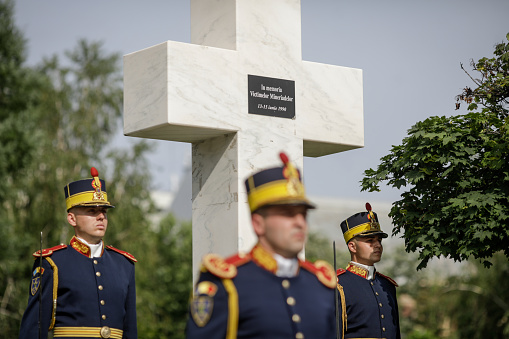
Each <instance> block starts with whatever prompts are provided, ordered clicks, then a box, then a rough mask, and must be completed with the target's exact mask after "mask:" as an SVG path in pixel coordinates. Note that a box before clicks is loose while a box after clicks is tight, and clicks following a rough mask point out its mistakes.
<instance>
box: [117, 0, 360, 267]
mask: <svg viewBox="0 0 509 339" xmlns="http://www.w3.org/2000/svg"><path fill="white" fill-rule="evenodd" d="M191 15H192V20H191V22H192V23H191V25H192V29H191V37H192V43H193V44H185V43H179V42H172V41H167V42H164V43H162V44H159V45H156V46H153V47H150V48H147V49H145V50H142V51H138V52H135V53H132V54H128V55H126V56H125V57H124V133H125V134H126V135H128V136H133V137H142V138H153V139H162V140H172V141H181V142H190V143H192V145H193V146H192V155H193V165H192V169H193V193H192V196H193V220H192V222H193V264H194V267H195V269H197V268H198V264H199V261H200V260H201V257H202V256H203V255H204V254H206V253H210V252H215V253H219V254H222V255H230V254H233V253H235V252H237V251H239V250H241V251H242V250H248V249H249V248H250V247H251V246H252V245H253V244H254V242H255V236H254V234H253V232H252V230H251V225H250V215H249V211H248V207H247V197H246V192H245V187H244V183H243V182H244V179H245V178H246V177H247V176H249V175H250V174H252V173H253V172H255V171H257V170H260V169H263V168H267V167H271V166H280V165H281V163H280V160H279V157H278V153H279V151H283V150H284V151H285V152H286V153H287V154H288V155H289V157H290V159H291V160H292V161H293V162H294V163H295V164H296V165H297V166H298V167H299V168H301V169H302V164H303V156H304V155H305V156H314V157H315V156H322V155H326V154H331V153H336V152H341V151H346V150H350V149H354V148H358V147H363V145H364V127H363V102H362V100H363V98H362V71H361V70H358V69H352V68H346V67H340V66H334V65H324V64H318V63H312V62H307V61H302V59H301V19H300V1H298V0H219V1H218V0H214V1H213V0H195V1H192V5H191ZM331 43H338V42H337V41H334V42H331ZM249 74H250V75H257V76H263V77H270V78H277V79H286V80H293V81H295V105H296V108H295V112H296V116H295V118H294V119H285V118H276V117H269V116H262V115H255V114H248V87H247V86H248V81H247V78H248V75H249Z"/></svg>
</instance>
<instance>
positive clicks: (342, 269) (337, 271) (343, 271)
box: [336, 268, 346, 277]
mask: <svg viewBox="0 0 509 339" xmlns="http://www.w3.org/2000/svg"><path fill="white" fill-rule="evenodd" d="M345 272H346V270H345V269H344V268H338V269H337V270H336V275H337V276H338V277H339V276H340V275H341V274H343V273H345Z"/></svg>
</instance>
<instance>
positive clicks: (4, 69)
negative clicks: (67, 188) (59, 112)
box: [0, 0, 41, 201]
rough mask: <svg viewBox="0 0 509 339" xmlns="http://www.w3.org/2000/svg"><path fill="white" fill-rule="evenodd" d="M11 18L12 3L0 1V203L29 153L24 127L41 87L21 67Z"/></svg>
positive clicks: (18, 40)
mask: <svg viewBox="0 0 509 339" xmlns="http://www.w3.org/2000/svg"><path fill="white" fill-rule="evenodd" d="M12 16H13V2H12V1H10V0H2V1H0V201H1V200H2V199H4V198H5V196H6V195H7V194H9V184H10V183H11V182H12V181H13V180H16V179H17V175H18V173H19V170H20V169H21V168H23V167H24V166H26V164H27V162H28V161H29V160H30V156H31V154H32V152H33V143H34V142H35V141H34V139H33V138H31V135H30V132H29V130H30V128H27V125H26V124H27V123H28V124H30V123H31V121H30V119H28V117H29V116H28V115H29V108H30V107H31V106H32V105H33V104H34V103H35V102H36V101H37V93H38V91H37V89H38V88H40V86H41V78H40V77H38V76H37V74H36V73H35V72H33V71H32V70H30V69H28V68H25V67H23V62H24V61H25V55H24V50H25V41H24V40H23V36H22V34H21V32H20V31H19V30H18V29H17V28H16V27H15V26H14V22H13V18H12ZM28 127H29V126H28Z"/></svg>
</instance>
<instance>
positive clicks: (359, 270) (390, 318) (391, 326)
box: [336, 203, 401, 339]
mask: <svg viewBox="0 0 509 339" xmlns="http://www.w3.org/2000/svg"><path fill="white" fill-rule="evenodd" d="M366 209H367V212H360V213H357V214H354V215H352V216H351V217H349V218H348V219H346V220H344V221H343V222H342V223H341V230H342V231H343V236H344V238H345V241H346V244H347V246H348V250H349V251H350V256H351V261H350V263H349V264H348V266H347V268H346V270H345V269H338V270H337V272H336V273H337V277H338V285H337V288H338V292H339V293H338V302H339V308H340V312H341V313H342V317H341V319H342V321H341V322H340V323H341V327H342V330H341V331H340V332H341V335H342V336H341V338H366V339H368V338H386V339H396V338H397V339H399V338H401V336H400V329H399V316H398V302H397V300H396V287H397V286H398V285H397V284H396V282H395V281H394V280H392V279H391V278H389V277H387V276H384V275H382V274H380V273H379V272H378V271H377V270H376V269H375V266H374V264H375V263H377V262H379V261H380V259H381V257H382V252H383V246H382V239H383V238H387V234H386V233H384V232H382V231H381V229H380V224H379V222H378V217H377V215H376V213H375V212H373V211H372V210H371V205H370V204H369V203H367V204H366Z"/></svg>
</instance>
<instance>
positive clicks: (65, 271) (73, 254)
mask: <svg viewBox="0 0 509 339" xmlns="http://www.w3.org/2000/svg"><path fill="white" fill-rule="evenodd" d="M86 249H88V246H86V245H85V244H83V243H82V242H80V241H79V240H78V239H77V238H76V237H73V239H72V240H71V245H70V246H66V245H61V246H56V247H54V248H52V249H49V250H44V251H43V260H42V268H43V271H42V274H41V273H40V269H39V258H38V254H34V256H36V260H35V263H34V268H33V272H34V273H33V276H32V282H31V288H30V295H29V299H28V307H27V309H26V311H25V313H24V315H23V319H22V322H21V330H20V336H19V338H20V339H35V338H38V319H39V293H41V290H40V288H39V286H40V285H39V283H40V278H41V276H42V319H41V320H42V321H41V328H42V330H41V334H42V336H41V338H44V339H45V338H47V337H48V330H49V329H53V330H54V337H55V338H57V337H58V338H79V337H85V336H84V335H83V333H84V332H86V333H91V335H92V336H90V337H95V338H100V337H101V336H100V330H101V329H102V330H103V331H104V330H106V331H110V332H111V333H110V334H109V335H110V337H111V338H126V339H130V338H137V325H136V290H135V278H134V262H135V261H136V259H134V257H132V256H131V255H130V254H129V253H126V252H122V251H119V250H117V249H114V248H112V247H111V246H108V247H106V248H105V249H104V250H103V254H102V256H101V257H98V258H89V257H88V256H86V255H85V253H84V252H85V251H86ZM55 296H56V303H55V304H54V298H55ZM76 331H78V332H76ZM103 334H104V333H103ZM106 335H108V334H106Z"/></svg>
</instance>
